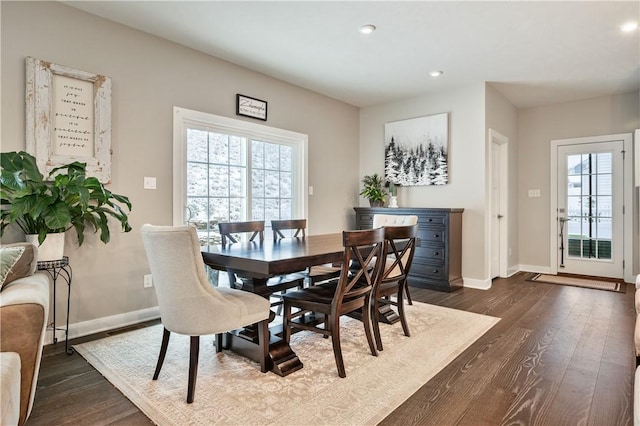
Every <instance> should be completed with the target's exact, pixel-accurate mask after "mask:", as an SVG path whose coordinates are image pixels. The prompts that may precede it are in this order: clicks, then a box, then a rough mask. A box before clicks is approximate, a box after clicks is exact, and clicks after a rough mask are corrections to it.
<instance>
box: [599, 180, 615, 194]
mask: <svg viewBox="0 0 640 426" xmlns="http://www.w3.org/2000/svg"><path fill="white" fill-rule="evenodd" d="M596 182H597V185H596V191H597V194H598V195H611V194H612V192H611V191H612V190H613V188H612V185H611V175H597V180H596Z"/></svg>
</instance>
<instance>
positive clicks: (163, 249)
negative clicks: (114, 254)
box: [141, 224, 270, 403]
mask: <svg viewBox="0 0 640 426" xmlns="http://www.w3.org/2000/svg"><path fill="white" fill-rule="evenodd" d="M141 233H142V241H143V243H144V248H145V251H146V254H147V259H148V261H149V266H150V268H151V274H152V275H153V282H154V287H155V291H156V295H157V297H158V305H159V307H160V318H161V320H162V325H163V327H164V332H163V336H162V345H161V348H160V354H159V356H158V363H157V365H156V370H155V373H154V374H153V380H157V379H158V376H159V374H160V370H161V369H162V364H163V363H164V358H165V354H166V353H167V347H168V345H169V337H170V335H171V333H172V332H174V333H178V334H184V335H187V336H190V355H189V382H188V387H187V403H192V402H193V397H194V393H195V386H196V376H197V372H198V355H199V349H200V336H204V335H210V334H215V335H216V351H217V352H220V351H221V350H222V338H221V336H222V333H225V332H228V331H231V330H234V329H237V328H241V327H244V326H247V325H251V324H256V323H257V324H258V340H259V346H260V371H262V372H263V373H265V372H267V369H268V368H269V365H268V363H269V358H268V348H269V329H268V324H269V315H270V309H269V301H268V300H267V299H265V298H263V297H260V296H258V295H256V294H253V293H249V292H246V291H242V290H235V289H231V288H222V287H218V288H215V287H213V286H211V285H210V284H209V282H208V280H207V275H206V272H205V269H204V262H203V260H202V255H201V253H200V244H199V243H198V235H197V233H196V230H195V228H194V227H192V226H153V225H149V224H145V225H143V226H142V228H141Z"/></svg>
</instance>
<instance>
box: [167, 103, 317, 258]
mask: <svg viewBox="0 0 640 426" xmlns="http://www.w3.org/2000/svg"><path fill="white" fill-rule="evenodd" d="M307 140H308V137H307V135H303V134H300V133H295V132H290V131H286V130H281V129H276V128H272V127H268V126H264V125H260V124H255V123H250V122H246V121H242V120H235V119H231V118H227V117H220V116H216V115H212V114H206V113H201V112H197V111H190V110H186V109H183V108H177V107H176V108H174V167H173V176H174V186H173V188H174V196H173V204H174V206H173V223H174V225H181V224H184V223H187V222H189V223H193V224H194V225H195V226H196V228H197V229H198V235H199V238H200V244H201V245H203V246H204V245H210V244H219V243H220V234H219V232H218V227H217V224H218V222H227V221H231V222H236V221H244V220H264V221H265V226H266V227H267V231H268V232H267V233H269V226H270V223H271V220H274V219H292V218H302V217H306V205H307V199H306V191H305V190H304V189H305V188H306V185H307V183H306V182H307V178H306V163H307V161H306V147H307ZM270 237H271V236H270V235H268V236H265V238H270Z"/></svg>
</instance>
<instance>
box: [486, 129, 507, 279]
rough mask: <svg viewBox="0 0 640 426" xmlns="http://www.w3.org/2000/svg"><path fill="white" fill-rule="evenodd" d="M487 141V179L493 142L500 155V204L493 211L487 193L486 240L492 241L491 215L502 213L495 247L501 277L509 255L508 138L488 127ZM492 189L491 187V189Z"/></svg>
mask: <svg viewBox="0 0 640 426" xmlns="http://www.w3.org/2000/svg"><path fill="white" fill-rule="evenodd" d="M489 142H490V143H491V145H490V149H489V161H488V163H489V173H488V174H487V176H488V177H489V180H491V177H492V176H493V167H494V165H493V153H492V148H493V144H496V145H497V146H498V149H499V155H500V165H499V166H500V176H499V179H500V188H499V192H500V203H499V204H500V205H499V208H498V211H497V212H494V211H493V202H492V196H493V194H491V193H490V194H489V218H490V220H489V234H488V238H487V239H488V240H489V241H492V239H493V238H492V236H493V217H494V216H497V215H499V214H500V215H502V219H500V220H499V221H498V223H499V225H498V226H499V231H500V242H499V247H498V248H497V249H498V250H499V253H498V258H499V263H500V266H499V276H500V277H502V278H506V277H507V276H508V272H507V270H508V265H509V262H508V260H509V257H508V247H509V234H508V232H509V231H508V230H509V227H508V224H509V220H510V215H509V191H508V178H509V173H508V170H509V167H508V164H509V138H508V137H506V136H504V135H502V134H501V133H499V132H497V131H496V130H494V129H489ZM489 188H492V185H491V182H489ZM491 191H492V189H491ZM495 249H496V248H495V247H491V252H490V254H489V275H492V274H491V259H492V257H493V255H492V253H493V250H495Z"/></svg>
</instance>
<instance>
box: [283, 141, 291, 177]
mask: <svg viewBox="0 0 640 426" xmlns="http://www.w3.org/2000/svg"><path fill="white" fill-rule="evenodd" d="M280 170H282V171H285V172H290V171H293V148H292V147H290V146H286V145H281V146H280Z"/></svg>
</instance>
